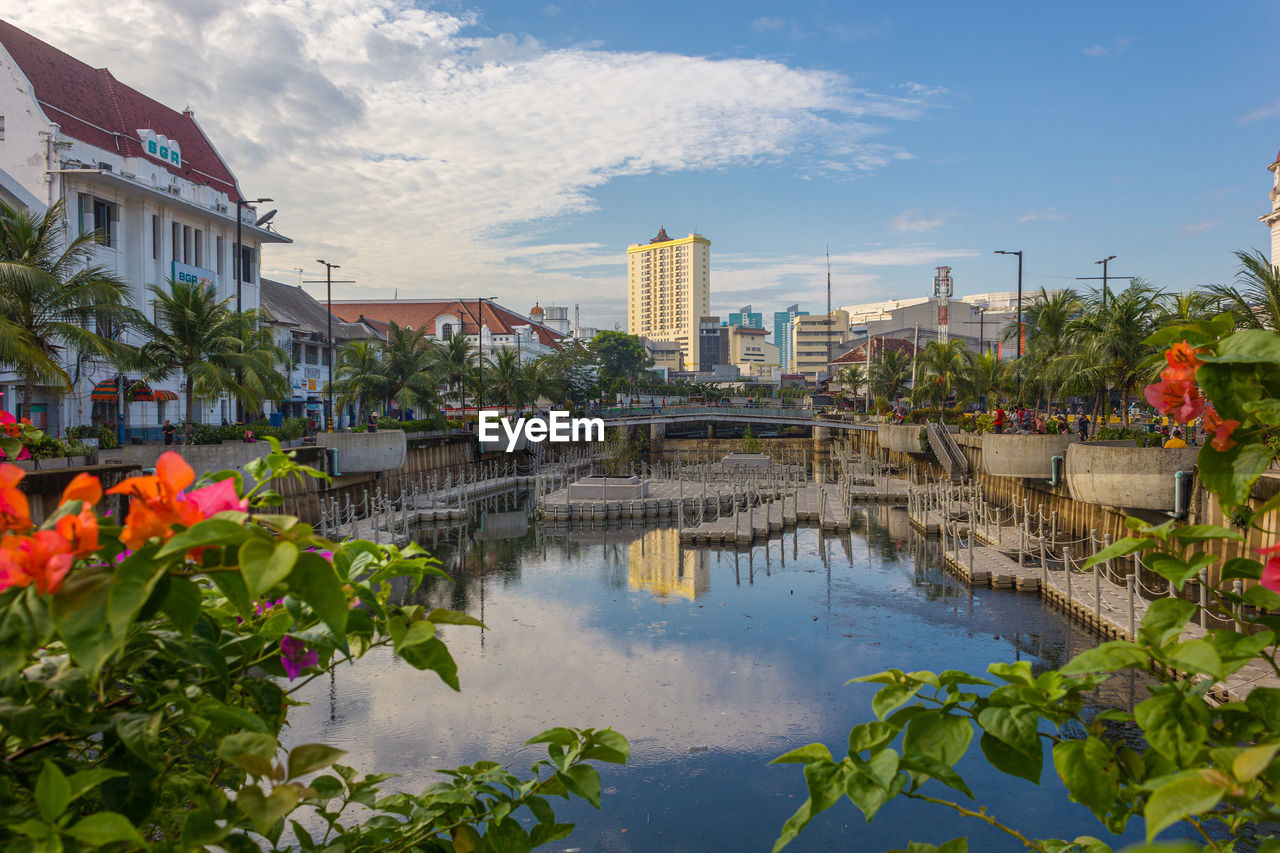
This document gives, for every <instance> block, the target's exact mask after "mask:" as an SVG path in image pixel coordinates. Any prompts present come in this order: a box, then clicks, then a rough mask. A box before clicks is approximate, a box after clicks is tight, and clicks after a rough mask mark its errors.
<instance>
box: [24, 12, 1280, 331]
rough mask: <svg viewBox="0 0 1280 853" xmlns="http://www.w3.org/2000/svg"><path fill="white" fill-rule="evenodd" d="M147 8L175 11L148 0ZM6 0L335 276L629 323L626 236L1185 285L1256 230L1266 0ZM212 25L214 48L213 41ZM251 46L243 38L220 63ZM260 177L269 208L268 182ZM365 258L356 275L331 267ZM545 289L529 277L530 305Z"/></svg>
mask: <svg viewBox="0 0 1280 853" xmlns="http://www.w3.org/2000/svg"><path fill="white" fill-rule="evenodd" d="M157 5H158V6H159V7H161V8H160V12H161V14H157ZM18 7H19V8H18V11H17V12H16V13H14V14H10V15H9V17H10V18H11V19H12V20H14V22H15V23H17V24H18V25H19V26H24V27H27V28H28V29H31V30H32V31H33V32H35V33H36V34H37V35H40V36H41V37H43V38H46V39H48V40H49V41H51V42H52V43H54V44H55V45H58V46H59V47H62V48H63V49H66V50H69V51H70V52H72V53H74V54H76V55H77V56H80V57H81V58H84V59H85V60H86V61H89V62H92V63H94V64H100V65H108V66H110V67H111V68H112V70H113V71H114V72H115V73H116V74H117V76H119V77H120V78H121V79H123V80H125V81H126V82H128V83H130V84H132V85H135V86H137V87H138V88H140V89H142V90H143V91H146V92H148V93H150V94H153V95H155V96H156V97H160V98H161V99H162V100H165V101H166V103H171V104H174V105H176V106H182V105H183V104H191V105H192V106H193V107H194V108H195V110H196V115H197V117H198V118H199V119H200V120H201V121H202V123H203V124H204V126H205V127H206V129H207V130H208V131H209V134H210V136H211V137H212V138H213V139H214V141H215V143H216V144H217V145H218V147H219V149H220V150H221V151H222V152H223V154H224V155H225V156H226V157H227V159H228V160H230V161H231V164H232V166H233V168H234V169H235V171H236V172H237V175H238V176H239V177H240V179H241V182H242V185H243V186H244V187H245V191H246V192H247V193H249V194H250V195H257V194H264V195H271V196H273V197H274V198H275V199H276V203H275V205H278V206H279V207H280V209H281V213H280V216H279V218H278V220H277V221H278V223H279V225H280V227H281V229H282V230H283V231H284V232H285V233H288V234H289V236H291V237H293V238H294V240H295V241H296V242H295V245H294V246H293V247H289V248H287V249H283V250H278V251H273V252H271V253H270V254H268V256H267V257H266V259H265V265H266V267H267V269H268V270H269V271H270V272H272V273H274V274H275V275H277V276H278V277H280V278H283V279H285V280H292V279H293V278H296V276H297V274H296V273H295V272H293V271H292V268H293V267H299V266H300V267H303V268H304V269H306V271H307V277H308V278H311V277H313V276H312V275H311V273H312V272H314V270H312V269H311V267H312V266H314V264H313V263H312V259H313V258H316V257H326V258H336V259H337V260H338V261H339V262H341V263H343V271H344V273H348V274H350V276H351V277H353V278H355V279H357V281H358V282H359V283H358V285H356V286H355V287H354V288H350V289H348V290H346V292H343V293H342V294H341V295H343V296H348V297H358V296H366V295H367V296H372V297H378V296H390V295H391V294H392V293H393V292H398V293H399V295H400V296H402V297H403V296H411V295H412V296H446V295H449V296H452V295H459V294H465V295H476V294H477V293H481V294H482V295H496V296H499V297H500V298H501V299H502V300H503V301H504V302H508V303H510V304H511V305H512V307H515V308H517V309H520V310H525V309H527V308H528V307H529V306H531V305H532V304H533V302H534V301H535V300H536V301H540V302H541V303H542V304H544V305H545V304H548V303H555V304H567V305H570V306H572V305H573V304H575V303H579V304H581V306H582V314H583V321H584V323H585V322H589V323H592V324H596V325H600V326H604V327H608V326H612V325H613V323H614V322H620V321H622V319H623V311H624V308H625V290H624V271H625V257H624V256H625V250H626V246H627V245H628V244H629V243H634V242H643V241H646V240H648V239H649V237H651V236H652V235H653V234H654V233H656V231H657V228H658V226H659V225H665V226H666V228H667V230H668V231H669V232H670V233H671V234H673V235H683V234H686V233H688V232H689V231H691V230H693V229H694V228H696V229H697V230H698V231H699V232H700V233H702V234H704V235H705V236H707V237H708V238H709V239H710V240H711V241H712V308H713V310H715V311H718V312H720V313H727V312H728V311H730V310H733V309H734V308H736V307H737V306H738V305H740V304H743V303H746V302H751V303H753V304H754V305H755V307H756V309H757V310H763V311H764V312H765V313H766V314H770V313H771V312H772V311H773V310H775V309H777V308H781V307H783V306H784V305H785V304H787V303H789V302H793V301H799V302H802V303H807V307H809V308H811V309H814V308H818V307H819V306H820V305H821V303H822V302H823V301H824V300H825V288H824V283H825V268H824V261H823V252H824V249H825V248H826V247H827V246H830V251H831V255H832V262H833V264H832V265H833V279H834V285H835V287H834V301H835V303H836V304H851V303H856V302H863V301H870V300H874V299H880V298H889V297H895V296H915V295H922V294H923V293H924V292H925V290H926V288H927V287H928V286H929V284H930V281H931V278H932V269H931V268H932V267H933V266H934V265H935V264H937V263H948V264H950V265H951V266H952V267H953V269H954V272H953V277H954V279H955V281H956V286H957V290H958V292H960V293H962V294H963V293H972V292H981V291H987V290H1001V289H1010V288H1012V286H1013V284H1014V280H1015V269H1016V268H1015V262H1014V261H1013V260H1012V259H1007V258H1001V257H996V256H993V255H992V254H991V252H992V250H993V249H1022V250H1024V251H1025V252H1026V267H1025V275H1026V279H1025V285H1026V287H1027V288H1028V289H1032V290H1033V289H1035V288H1037V287H1039V286H1042V285H1043V286H1047V287H1060V286H1063V285H1064V284H1071V283H1073V282H1072V279H1073V277H1075V276H1080V275H1093V274H1095V273H1096V271H1097V269H1098V268H1097V267H1096V266H1095V265H1094V264H1093V261H1094V260H1096V259H1098V258H1101V257H1105V256H1107V255H1112V254H1114V255H1117V256H1118V259H1117V260H1116V261H1114V262H1113V264H1112V271H1113V272H1115V273H1120V274H1131V275H1143V276H1146V277H1148V278H1150V279H1152V280H1154V281H1156V282H1158V283H1160V284H1163V285H1165V286H1168V287H1170V288H1174V289H1182V288H1187V287H1191V286H1194V285H1196V284H1199V283H1204V282H1222V281H1226V280H1228V279H1230V277H1231V276H1232V274H1233V273H1234V268H1235V263H1234V259H1233V258H1232V256H1231V252H1232V251H1233V250H1235V249H1241V248H1245V249H1248V248H1254V247H1258V248H1263V247H1265V246H1266V245H1267V243H1268V240H1267V235H1266V231H1265V229H1264V227H1263V226H1262V225H1261V224H1260V223H1259V222H1258V221H1257V217H1258V216H1259V215H1260V214H1262V213H1263V212H1264V211H1265V210H1266V209H1267V206H1268V199H1267V193H1268V191H1269V189H1270V186H1271V176H1270V175H1269V174H1268V173H1267V171H1266V167H1267V165H1268V164H1270V163H1271V162H1272V161H1273V159H1274V158H1275V156H1276V152H1277V149H1280V86H1278V85H1277V83H1276V81H1277V79H1280V74H1278V73H1277V72H1278V71H1280V68H1278V67H1277V65H1278V63H1277V60H1276V58H1275V57H1276V51H1275V49H1274V44H1273V43H1274V40H1275V38H1276V36H1277V34H1278V33H1280V5H1277V4H1275V3H1263V2H1239V3H1230V4H1214V5H1212V6H1209V5H1205V4H1193V3H1153V2H1134V3H1123V4H1100V3H1090V4H1056V5H1048V4H1028V3H982V4H977V3H950V4H940V3H910V2H908V3H878V4H877V3H858V4H853V3H808V4H805V3H791V4H780V3H728V2H705V3H698V4H677V3H665V2H647V3H643V4H634V5H627V6H622V5H620V4H615V3H598V2H586V3H579V2H572V0H558V2H555V3H537V2H534V3H514V2H506V3H503V2H484V1H483V0H481V2H475V3H460V2H459V3H448V4H436V5H424V4H414V3H411V2H408V0H342V2H339V0H298V2H296V3H294V4H290V6H288V7H285V6H282V5H281V4H278V3H273V2H271V0H222V2H219V3H212V4H207V5H205V6H203V7H201V8H200V9H195V8H193V7H190V6H189V5H188V4H185V3H181V2H177V0H171V2H168V3H164V2H161V3H159V4H157V3H155V2H142V0H120V2H118V3H116V4H112V6H111V8H110V9H101V8H99V7H97V6H96V5H94V4H92V3H89V2H87V0H18ZM193 52H194V55H193ZM227 55H242V56H245V57H246V64H245V66H244V67H240V66H236V65H234V64H230V65H229V64H228V63H226V62H225V57H226V56H227ZM275 205H273V206H275ZM344 277H346V276H344ZM526 303H527V304H526Z"/></svg>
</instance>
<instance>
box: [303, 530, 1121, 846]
mask: <svg viewBox="0 0 1280 853" xmlns="http://www.w3.org/2000/svg"><path fill="white" fill-rule="evenodd" d="M854 519H855V521H854V528H855V529H854V530H853V531H852V532H851V533H850V534H846V535H843V536H837V535H824V534H822V533H821V532H820V531H817V530H813V529H802V530H799V531H798V532H796V533H791V532H788V533H786V534H785V535H784V536H782V537H781V538H780V539H777V538H775V539H774V540H772V541H771V542H770V543H769V544H768V545H767V546H766V545H762V544H761V545H757V546H756V547H755V548H753V549H752V550H751V551H750V552H747V551H745V550H743V551H738V552H735V551H733V550H731V549H730V550H719V549H710V548H693V547H687V546H684V545H682V544H681V543H680V541H679V537H678V534H677V532H676V531H675V530H674V529H672V528H665V529H653V528H649V529H644V528H617V527H614V528H608V529H606V528H603V527H597V528H595V529H592V528H590V527H587V528H582V527H575V528H567V527H560V528H556V527H548V526H528V527H526V525H525V524H524V522H523V517H522V516H520V515H518V514H511V513H499V514H492V515H491V516H489V517H487V518H485V519H484V523H483V525H482V529H479V530H474V531H473V532H471V533H469V534H467V535H466V536H465V537H456V538H455V539H454V541H453V542H451V543H448V544H446V543H445V542H444V541H440V542H438V543H437V544H436V549H437V551H438V553H439V556H440V558H441V559H442V561H443V562H444V563H445V565H446V567H447V568H448V569H449V570H450V572H451V574H452V575H453V576H454V577H455V579H456V582H455V583H453V584H449V583H445V582H443V581H439V582H433V583H431V584H429V585H428V586H427V587H425V588H424V589H423V590H420V591H419V592H418V593H416V594H415V597H416V599H417V600H419V601H421V602H422V603H424V604H430V605H433V606H450V607H455V608H458V609H463V610H466V611H467V612H469V613H472V614H474V615H477V616H481V617H482V618H483V620H484V622H485V623H486V625H487V626H488V627H487V629H486V630H483V631H481V630H479V629H475V628H461V627H450V628H448V629H447V630H445V631H444V632H443V633H444V636H445V639H446V641H447V642H448V644H449V647H450V649H451V650H452V651H453V654H454V656H455V658H456V659H457V661H458V666H459V674H460V677H461V681H462V692H461V693H460V694H459V693H454V692H453V691H451V690H449V689H448V688H447V687H445V686H444V685H443V684H442V683H441V682H440V681H439V679H438V678H437V677H436V676H435V675H434V674H431V673H419V672H417V671H416V670H414V669H413V668H411V667H410V666H408V665H407V664H405V663H403V662H401V661H398V660H396V659H395V658H394V657H392V656H391V655H390V654H385V653H378V652H375V653H372V654H371V655H369V656H368V657H366V658H365V659H364V660H362V661H360V662H359V663H358V664H356V665H354V666H349V667H342V668H340V669H339V670H338V671H337V673H336V674H335V676H334V678H333V680H332V682H331V683H325V682H323V681H322V680H317V681H316V682H313V683H312V684H311V685H310V686H309V687H308V689H307V691H306V693H305V695H303V696H301V697H300V698H302V699H304V700H305V701H307V702H309V703H310V704H309V705H308V706H306V707H302V708H297V709H294V710H292V711H291V712H290V722H291V729H290V731H289V735H288V739H289V741H290V742H292V743H302V742H309V741H316V740H319V741H323V742H325V743H330V744H334V745H336V746H340V747H342V748H344V749H346V750H348V751H349V753H350V754H349V755H348V756H347V757H346V758H345V759H344V760H345V761H346V762H347V763H350V764H352V765H354V766H355V767H357V768H358V769H360V770H362V771H366V772H381V773H397V774H400V776H401V778H400V779H399V780H397V784H398V785H399V786H401V787H403V788H404V789H407V790H420V789H421V788H423V787H425V786H426V785H427V784H429V783H430V782H431V781H433V779H434V778H435V777H434V774H433V770H434V769H436V768H441V767H452V766H456V765H459V764H465V763H470V762H474V761H477V760H481V759H491V760H495V761H499V762H503V763H504V764H507V765H510V766H511V767H513V768H514V769H516V770H517V771H523V770H527V768H528V766H529V765H530V764H531V763H532V762H533V761H534V760H536V759H537V758H539V757H541V756H542V755H544V754H545V753H544V752H541V750H542V749H543V748H542V747H524V746H522V744H523V743H524V741H525V740H526V739H528V738H529V737H530V736H532V735H534V734H536V733H537V732H539V731H542V730H543V729H546V728H549V727H551V726H557V725H568V726H577V727H586V726H595V727H603V726H612V727H613V728H614V729H616V730H618V731H619V732H622V733H623V734H625V735H626V736H627V737H628V738H629V740H630V742H631V750H632V752H631V755H632V759H631V763H630V764H629V765H627V766H625V767H615V766H612V765H602V766H600V770H601V773H602V775H603V777H604V789H605V795H604V797H603V803H602V809H601V810H600V811H598V812H597V811H595V810H594V809H592V808H591V807H590V806H587V805H585V804H582V803H580V802H577V801H575V802H574V803H573V804H562V805H557V810H558V811H557V813H558V816H559V817H560V819H561V820H569V821H573V822H576V823H577V825H578V828H577V830H576V831H575V832H574V834H573V835H572V836H571V837H570V838H568V839H566V840H565V841H562V842H557V843H555V844H552V845H549V846H548V847H546V848H543V849H547V850H575V849H576V850H582V851H591V850H609V851H630V850H636V851H686V850H688V851H703V850H769V849H770V848H771V847H772V844H773V841H774V840H775V839H776V837H777V834H778V831H779V829H780V828H781V827H782V824H783V823H784V822H785V821H786V819H787V818H788V817H789V816H790V815H791V813H792V812H794V811H795V809H796V808H797V807H798V806H799V805H800V804H801V803H802V802H803V801H804V798H805V787H804V779H803V776H802V775H801V771H800V769H799V767H798V766H795V765H770V764H769V763H768V762H769V761H770V760H771V759H772V758H774V757H776V756H778V755H780V754H782V753H783V752H786V751H787V750H789V749H792V748H794V747H797V746H800V745H803V744H807V743H811V742H814V741H821V742H823V743H825V744H827V745H828V746H829V747H830V748H831V751H832V752H833V753H834V754H836V755H839V754H841V753H843V752H844V751H845V750H846V749H847V739H848V732H849V728H850V727H851V726H852V725H854V724H856V723H859V722H867V721H869V720H871V719H873V715H872V713H871V709H870V702H871V697H872V695H873V693H874V692H875V688H874V687H873V686H871V685H862V684H854V685H846V684H845V682H846V681H847V680H848V679H849V678H851V677H854V676H857V675H862V674H866V673H872V672H878V671H880V670H883V669H887V668H890V667H897V668H900V669H903V670H907V671H910V670H915V669H932V670H934V671H941V670H944V669H953V668H954V669H967V670H971V671H977V672H981V671H983V670H984V669H985V667H986V665H987V663H989V662H991V661H1013V660H1030V661H1031V662H1032V665H1033V667H1034V668H1036V669H1037V670H1038V669H1041V668H1044V667H1056V666H1060V665H1061V664H1062V663H1064V662H1065V661H1066V660H1067V659H1069V658H1070V657H1071V656H1072V655H1073V654H1075V653H1077V652H1079V651H1082V650H1083V649H1085V648H1088V647H1089V646H1091V645H1093V644H1094V643H1095V642H1096V641H1095V640H1094V638H1093V637H1092V636H1090V635H1089V634H1088V633H1087V632H1085V631H1084V630H1082V629H1081V628H1080V627H1078V626H1076V625H1074V624H1073V623H1071V622H1069V621H1068V620H1066V619H1064V618H1062V617H1061V616H1060V615H1059V614H1058V613H1056V612H1054V611H1051V610H1049V609H1047V608H1045V607H1044V606H1043V605H1042V604H1041V603H1040V600H1039V598H1038V597H1037V596H1036V595H1034V594H1027V593H1017V592H1013V591H1004V590H987V589H981V590H970V589H968V588H966V587H965V586H964V585H963V584H961V583H959V582H958V581H957V580H955V579H954V578H952V577H951V576H950V575H948V574H946V573H945V572H944V571H943V570H942V568H941V559H940V554H939V550H938V547H937V544H936V542H934V541H930V540H927V539H925V538H923V537H920V536H917V535H915V534H914V533H913V532H911V531H910V530H909V528H908V526H907V522H906V514H905V512H904V511H903V510H901V509H898V508H889V507H883V506H871V507H866V508H863V509H858V510H855V512H854ZM459 539H461V540H462V541H461V542H459V541H458V540H459ZM424 544H427V545H431V544H432V543H431V540H430V539H429V538H428V539H427V541H426V542H425V543H424ZM1144 695H1145V690H1144V689H1143V688H1142V686H1141V685H1140V684H1138V683H1137V682H1136V681H1135V680H1134V679H1132V678H1127V677H1117V678H1115V679H1112V681H1111V682H1108V684H1107V685H1105V686H1104V688H1103V689H1102V690H1101V691H1100V693H1099V695H1098V697H1097V700H1098V704H1099V705H1117V706H1131V705H1132V704H1133V702H1134V701H1135V700H1138V701H1140V700H1141V698H1142V697H1143V696H1144ZM1052 766H1053V765H1052V762H1051V761H1050V760H1048V757H1047V756H1046V761H1045V773H1044V778H1043V784H1042V786H1036V785H1033V784H1031V783H1029V782H1026V781H1023V780H1019V779H1014V778H1012V777H1009V776H1005V775H1003V774H1000V773H997V772H995V771H993V770H990V769H989V768H988V767H987V766H986V765H985V763H984V762H983V761H982V760H981V756H980V752H979V750H978V748H977V742H976V738H975V741H974V744H973V745H972V746H971V747H970V754H969V755H968V756H966V758H965V759H964V760H962V762H961V763H960V765H958V769H959V770H960V772H961V773H962V774H963V775H964V776H965V778H966V780H967V781H968V783H969V785H970V787H971V788H973V790H974V791H975V792H977V793H978V795H979V797H980V798H981V802H982V803H984V804H986V805H987V806H988V807H989V809H990V812H991V813H992V814H993V815H995V816H996V817H998V818H999V819H1001V820H1004V821H1006V822H1008V823H1011V824H1013V825H1015V826H1017V827H1018V828H1020V829H1021V830H1023V831H1024V832H1025V833H1026V834H1027V835H1029V836H1031V837H1035V838H1046V837H1061V838H1068V839H1070V838H1074V837H1075V836H1077V835H1082V834H1085V835H1097V836H1099V837H1102V838H1104V839H1105V840H1108V842H1109V843H1112V844H1113V845H1117V846H1123V844H1122V843H1121V842H1131V841H1137V840H1140V838H1141V832H1142V826H1141V822H1140V821H1135V822H1133V823H1132V824H1131V825H1130V827H1129V832H1127V833H1126V835H1125V836H1124V837H1123V838H1114V837H1110V838H1109V837H1108V835H1107V832H1106V830H1105V828H1103V827H1102V826H1101V825H1100V824H1099V823H1098V822H1097V821H1096V820H1095V819H1094V818H1093V817H1092V816H1091V815H1090V814H1089V813H1088V811H1087V810H1086V809H1084V808H1083V807H1081V806H1078V805H1075V804H1073V803H1071V802H1069V801H1068V799H1067V795H1066V791H1065V789H1064V788H1063V787H1062V785H1061V784H1060V783H1059V782H1058V780H1057V778H1056V776H1055V775H1054V774H1053V770H1052ZM928 787H930V788H936V790H934V791H932V792H931V793H933V794H934V795H935V796H942V797H949V796H950V795H952V794H953V793H954V792H951V791H950V789H947V788H943V787H942V786H941V785H938V783H936V782H935V783H930V785H929V786H928ZM926 791H927V789H926ZM927 792H928V791H927ZM956 796H961V795H956ZM553 803H557V804H561V803H563V801H559V800H554V801H553ZM957 836H968V838H969V840H970V850H972V851H1005V850H1009V851H1014V850H1019V849H1022V848H1021V846H1020V845H1019V844H1018V843H1017V842H1016V841H1015V840H1013V839H1011V838H1009V837H1008V836H1006V835H1004V834H1002V833H1000V832H998V831H997V830H994V829H992V828H990V827H988V826H986V825H985V824H983V823H981V822H979V821H975V820H969V819H965V818H962V817H959V816H957V815H955V814H953V813H951V812H950V811H949V810H947V809H944V808H939V807H933V806H926V805H924V804H920V803H914V802H907V801H905V800H903V801H898V802H893V803H890V804H889V805H888V806H886V807H885V808H884V809H883V810H882V811H881V812H880V814H879V815H877V817H876V819H875V821H874V822H873V823H871V824H867V823H866V822H865V821H864V820H863V818H862V816H861V813H860V812H858V811H857V809H856V808H854V807H853V806H852V805H851V804H850V803H848V802H847V801H843V802H842V803H840V804H837V805H836V806H835V807H833V808H832V809H831V810H830V811H828V812H826V813H824V814H823V815H822V816H820V817H819V818H818V819H816V820H815V821H814V822H813V824H811V825H810V827H809V829H808V830H806V831H805V833H803V834H802V835H801V836H800V837H799V838H798V839H797V840H796V841H795V842H793V844H792V846H791V847H790V848H788V849H793V850H825V849H840V850H857V851H883V850H890V849H893V848H903V847H906V844H907V842H908V841H909V840H917V841H928V842H932V843H935V844H936V843H941V842H942V841H946V840H948V839H950V838H953V837H957Z"/></svg>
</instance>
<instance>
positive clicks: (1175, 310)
mask: <svg viewBox="0 0 1280 853" xmlns="http://www.w3.org/2000/svg"><path fill="white" fill-rule="evenodd" d="M1161 308H1162V310H1163V312H1164V316H1163V317H1162V318H1161V325H1170V324H1173V323H1178V324H1183V323H1194V322H1196V321H1198V320H1208V319H1209V318H1210V317H1213V316H1216V315H1217V314H1219V313H1221V312H1222V310H1223V308H1222V297H1220V296H1217V295H1215V294H1213V293H1211V292H1209V291H1208V290H1186V291H1183V292H1181V293H1169V294H1165V297H1164V299H1163V300H1162V302H1161Z"/></svg>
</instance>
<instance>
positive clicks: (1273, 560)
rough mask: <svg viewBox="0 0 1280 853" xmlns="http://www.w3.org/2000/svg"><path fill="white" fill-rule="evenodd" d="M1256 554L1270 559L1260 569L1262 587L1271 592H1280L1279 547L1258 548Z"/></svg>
mask: <svg viewBox="0 0 1280 853" xmlns="http://www.w3.org/2000/svg"><path fill="white" fill-rule="evenodd" d="M1258 553H1259V554H1262V555H1263V556H1264V557H1269V558H1270V559H1268V560H1267V564H1266V565H1265V566H1263V567H1262V585H1263V586H1265V587H1266V588H1267V589H1269V590H1271V591H1272V592H1280V545H1272V546H1271V547H1270V548H1259V549H1258Z"/></svg>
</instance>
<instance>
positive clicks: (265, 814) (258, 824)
mask: <svg viewBox="0 0 1280 853" xmlns="http://www.w3.org/2000/svg"><path fill="white" fill-rule="evenodd" d="M297 805H298V789H297V788H295V787H294V786H292V785H277V786H276V787H275V788H273V789H272V791H271V794H270V795H268V796H263V794H262V789H261V788H259V787H258V786H257V785H245V786H244V787H243V788H241V789H240V790H239V791H238V792H237V793H236V807H237V808H239V810H240V813H241V814H243V815H244V816H245V817H247V818H249V821H250V822H251V823H252V824H253V828H254V829H255V830H257V831H258V832H259V833H261V834H263V835H265V834H267V833H268V832H270V830H271V827H272V826H273V825H274V824H275V822H276V821H278V820H281V819H283V818H284V816H285V815H287V814H289V812H291V811H293V810H294V808H296V807H297Z"/></svg>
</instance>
